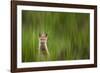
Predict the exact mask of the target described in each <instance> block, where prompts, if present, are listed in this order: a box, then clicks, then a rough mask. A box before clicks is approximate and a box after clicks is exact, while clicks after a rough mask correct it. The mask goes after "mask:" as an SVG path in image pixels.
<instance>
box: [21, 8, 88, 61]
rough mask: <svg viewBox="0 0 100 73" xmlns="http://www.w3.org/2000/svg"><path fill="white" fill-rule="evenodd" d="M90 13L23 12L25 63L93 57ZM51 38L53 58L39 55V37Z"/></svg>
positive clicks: (49, 40) (23, 55)
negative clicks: (41, 34) (40, 35)
mask: <svg viewBox="0 0 100 73" xmlns="http://www.w3.org/2000/svg"><path fill="white" fill-rule="evenodd" d="M89 20H90V15H89V13H71V12H70V13H68V12H46V11H29V10H23V11H22V62H38V61H60V60H80V59H81V60H82V59H89V57H90V55H89V54H90V52H89V48H90V44H89V43H90V38H89V37H90V35H89V34H90V33H89V32H90V28H89V27H90V26H89V24H90V23H89ZM42 32H45V33H47V35H48V42H47V46H48V50H49V53H50V57H49V58H48V59H47V60H45V59H42V60H41V59H40V57H39V55H38V47H39V33H42Z"/></svg>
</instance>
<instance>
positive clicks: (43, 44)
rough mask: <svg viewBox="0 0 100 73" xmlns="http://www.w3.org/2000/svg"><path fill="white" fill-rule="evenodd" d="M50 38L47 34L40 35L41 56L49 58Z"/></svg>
mask: <svg viewBox="0 0 100 73" xmlns="http://www.w3.org/2000/svg"><path fill="white" fill-rule="evenodd" d="M47 40H48V36H47V34H46V33H41V34H39V54H40V55H43V56H45V57H46V56H49V55H50V54H49V50H48V47H47Z"/></svg>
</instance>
